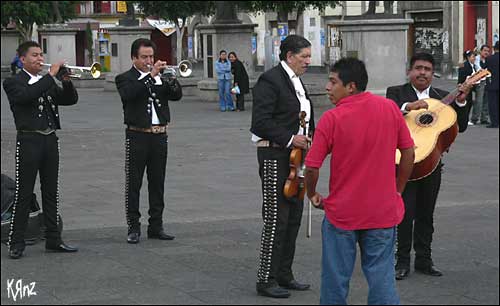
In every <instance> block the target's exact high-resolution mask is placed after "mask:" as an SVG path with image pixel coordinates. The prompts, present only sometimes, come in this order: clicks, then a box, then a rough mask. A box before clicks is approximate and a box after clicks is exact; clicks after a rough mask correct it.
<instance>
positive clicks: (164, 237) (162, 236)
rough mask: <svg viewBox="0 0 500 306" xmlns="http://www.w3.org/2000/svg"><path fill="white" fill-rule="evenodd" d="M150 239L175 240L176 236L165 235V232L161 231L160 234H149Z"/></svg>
mask: <svg viewBox="0 0 500 306" xmlns="http://www.w3.org/2000/svg"><path fill="white" fill-rule="evenodd" d="M148 238H150V239H160V240H174V239H175V236H172V235H167V233H165V231H163V230H161V231H159V232H158V233H148Z"/></svg>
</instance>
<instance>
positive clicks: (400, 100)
mask: <svg viewBox="0 0 500 306" xmlns="http://www.w3.org/2000/svg"><path fill="white" fill-rule="evenodd" d="M446 95H448V92H447V91H445V90H441V89H438V88H434V87H432V86H431V88H430V90H429V96H430V97H431V98H433V99H437V100H442V99H443V98H444V97H446ZM386 97H387V98H388V99H391V100H393V101H394V102H396V104H397V105H398V106H399V107H400V108H401V107H402V106H403V104H405V103H406V102H414V101H417V100H418V97H417V94H416V93H415V90H413V87H412V86H411V84H410V83H406V84H404V85H399V86H393V87H389V88H387V93H386ZM450 106H451V107H453V109H454V110H455V112H456V113H457V122H458V130H459V132H460V133H462V132H465V130H466V129H467V123H468V122H469V119H468V118H467V116H468V108H469V107H468V106H464V107H460V106H458V105H457V104H456V103H455V102H453V103H451V104H450Z"/></svg>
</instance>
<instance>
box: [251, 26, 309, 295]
mask: <svg viewBox="0 0 500 306" xmlns="http://www.w3.org/2000/svg"><path fill="white" fill-rule="evenodd" d="M280 60H281V62H280V64H279V65H277V66H276V67H274V68H272V69H270V70H268V71H266V72H265V73H263V74H262V75H261V76H260V78H259V80H258V82H257V84H256V85H255V87H254V89H253V97H254V101H253V109H252V127H251V129H250V131H251V132H252V141H253V142H254V143H256V145H257V157H258V161H259V175H260V177H261V180H262V193H263V197H264V200H263V205H262V216H263V219H264V228H263V231H262V241H261V250H260V266H259V270H258V275H257V278H258V280H257V293H258V294H260V295H263V296H268V297H273V298H287V297H289V296H290V292H289V291H288V290H307V289H309V287H310V285H308V284H302V283H299V282H298V281H296V280H295V277H294V275H293V272H292V263H293V258H294V254H295V241H296V238H297V234H298V231H299V227H300V223H301V219H302V211H303V206H304V204H303V201H302V200H299V198H298V197H293V198H291V199H287V198H286V197H285V196H284V194H283V189H284V185H285V181H286V180H287V177H288V175H289V172H290V167H289V164H290V163H289V160H290V152H291V150H292V148H302V149H306V148H307V145H308V142H310V138H309V137H307V136H306V135H304V134H303V129H302V128H300V123H299V114H300V113H301V111H304V112H305V113H306V117H305V121H306V125H307V127H306V128H307V129H308V130H313V129H314V113H313V109H312V104H311V101H310V99H309V96H308V95H307V92H306V91H305V87H304V84H303V83H302V81H301V80H300V78H299V77H300V76H301V75H302V74H304V73H305V71H306V70H307V67H308V65H309V64H310V62H311V43H310V42H309V41H307V40H306V39H305V38H303V37H301V36H298V35H291V36H288V37H287V38H286V39H285V40H283V41H282V42H281V47H280Z"/></svg>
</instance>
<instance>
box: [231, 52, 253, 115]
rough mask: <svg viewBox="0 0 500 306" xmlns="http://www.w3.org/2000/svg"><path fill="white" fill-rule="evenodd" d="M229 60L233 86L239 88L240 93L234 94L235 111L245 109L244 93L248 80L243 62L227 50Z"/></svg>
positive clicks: (247, 89) (246, 90) (247, 86)
mask: <svg viewBox="0 0 500 306" xmlns="http://www.w3.org/2000/svg"><path fill="white" fill-rule="evenodd" d="M229 60H230V61H231V73H232V74H233V75H234V83H233V86H238V87H239V88H240V93H239V94H236V111H238V112H239V111H244V110H245V94H246V93H248V92H249V87H250V86H249V84H248V83H249V82H248V74H247V70H246V69H245V66H244V65H243V63H242V62H241V61H240V60H239V59H238V56H236V53H234V52H229Z"/></svg>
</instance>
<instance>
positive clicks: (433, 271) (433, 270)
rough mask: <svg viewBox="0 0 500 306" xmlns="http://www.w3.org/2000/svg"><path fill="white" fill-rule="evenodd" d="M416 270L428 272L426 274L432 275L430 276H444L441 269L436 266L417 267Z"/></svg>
mask: <svg viewBox="0 0 500 306" xmlns="http://www.w3.org/2000/svg"><path fill="white" fill-rule="evenodd" d="M415 271H417V272H420V273H423V274H426V275H430V276H442V275H443V273H442V272H441V271H439V270H438V269H436V267H434V266H429V267H426V268H417V267H415Z"/></svg>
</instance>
